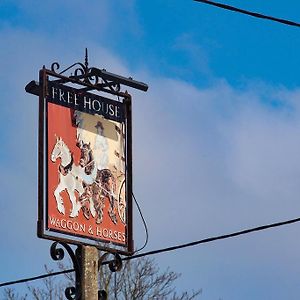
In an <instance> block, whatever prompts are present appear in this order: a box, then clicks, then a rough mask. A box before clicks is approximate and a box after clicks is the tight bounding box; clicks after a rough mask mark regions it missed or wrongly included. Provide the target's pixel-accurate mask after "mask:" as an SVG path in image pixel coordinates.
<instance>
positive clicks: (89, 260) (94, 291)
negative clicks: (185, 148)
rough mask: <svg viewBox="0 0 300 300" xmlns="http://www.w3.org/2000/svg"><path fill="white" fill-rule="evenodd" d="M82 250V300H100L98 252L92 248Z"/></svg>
mask: <svg viewBox="0 0 300 300" xmlns="http://www.w3.org/2000/svg"><path fill="white" fill-rule="evenodd" d="M81 250H82V252H81V272H82V273H81V274H82V278H81V288H82V298H81V299H82V300H98V259H99V257H98V250H97V248H95V247H92V246H82V249H81Z"/></svg>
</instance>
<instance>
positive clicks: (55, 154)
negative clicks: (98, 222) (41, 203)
mask: <svg viewBox="0 0 300 300" xmlns="http://www.w3.org/2000/svg"><path fill="white" fill-rule="evenodd" d="M58 158H60V159H61V162H60V166H59V183H58V186H57V187H56V189H55V191H54V196H55V199H56V205H57V210H58V211H59V212H60V213H61V214H63V215H64V214H65V207H64V202H63V198H62V197H61V195H60V193H61V192H62V191H64V190H67V192H68V195H69V198H70V200H71V203H72V210H71V213H70V217H71V218H74V217H77V216H78V213H79V211H80V209H81V203H80V201H77V199H76V195H75V191H77V192H78V193H79V196H81V195H82V194H83V192H84V188H83V186H82V180H81V176H80V175H81V174H82V167H80V166H76V165H75V164H74V162H73V155H72V153H71V152H70V150H69V148H68V146H67V145H66V144H65V142H64V141H63V140H62V139H61V138H58V137H56V143H55V146H54V148H53V150H52V153H51V161H52V162H55V161H56V160H57V159H58Z"/></svg>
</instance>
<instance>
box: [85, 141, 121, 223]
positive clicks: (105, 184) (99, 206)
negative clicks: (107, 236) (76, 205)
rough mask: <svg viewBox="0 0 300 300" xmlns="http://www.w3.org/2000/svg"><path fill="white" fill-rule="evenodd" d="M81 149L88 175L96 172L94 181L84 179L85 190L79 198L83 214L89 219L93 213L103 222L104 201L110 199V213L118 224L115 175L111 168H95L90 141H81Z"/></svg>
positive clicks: (111, 217) (97, 219) (99, 221)
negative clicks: (87, 142)
mask: <svg viewBox="0 0 300 300" xmlns="http://www.w3.org/2000/svg"><path fill="white" fill-rule="evenodd" d="M80 150H81V155H80V162H79V164H80V166H81V167H82V168H84V172H85V173H86V175H91V176H93V175H92V174H95V178H94V179H93V182H92V183H87V182H84V181H83V188H84V192H83V194H82V195H81V196H80V198H79V201H80V202H81V205H82V211H83V215H84V216H85V218H86V219H89V218H90V215H92V216H93V217H94V218H95V219H96V223H97V224H100V223H102V221H103V208H104V203H105V200H106V199H108V200H109V204H110V207H109V210H108V214H109V217H110V219H111V220H112V222H113V223H114V224H116V223H117V217H116V213H115V209H116V208H115V201H116V196H115V191H116V180H115V177H114V175H113V174H112V172H111V171H110V170H109V169H102V170H96V169H95V168H96V167H95V162H94V158H93V153H92V149H91V145H90V143H89V144H86V143H81V144H80Z"/></svg>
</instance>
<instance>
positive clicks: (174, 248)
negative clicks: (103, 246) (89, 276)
mask: <svg viewBox="0 0 300 300" xmlns="http://www.w3.org/2000/svg"><path fill="white" fill-rule="evenodd" d="M297 222H300V218H296V219H290V220H287V221H282V222H278V223H272V224H268V225H263V226H259V227H254V228H249V229H245V230H241V231H237V232H233V233H230V234H225V235H220V236H214V237H210V238H206V239H202V240H198V241H194V242H190V243H186V244H180V245H176V246H172V247H167V248H162V249H158V250H152V251H148V252H144V253H140V254H136V255H132V256H128V257H124V258H122V260H123V261H127V260H131V259H136V258H140V257H145V256H149V255H155V254H159V253H164V252H170V251H174V250H179V249H182V248H187V247H192V246H196V245H199V244H205V243H210V242H213V241H217V240H224V239H228V238H232V237H236V236H239V235H245V234H249V233H252V232H257V231H262V230H266V229H270V228H274V227H280V226H284V225H289V224H293V223H297ZM110 262H113V261H104V262H103V263H102V265H107V264H109V263H110ZM73 271H74V269H69V270H65V271H61V272H54V273H50V274H44V275H40V276H36V277H31V278H26V279H21V280H16V281H10V282H5V283H0V287H3V286H8V285H12V284H16V283H22V282H28V281H32V280H37V279H42V278H46V277H50V276H55V275H61V274H65V273H70V272H73Z"/></svg>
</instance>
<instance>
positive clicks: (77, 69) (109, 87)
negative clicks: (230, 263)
mask: <svg viewBox="0 0 300 300" xmlns="http://www.w3.org/2000/svg"><path fill="white" fill-rule="evenodd" d="M72 69H73V73H72V72H71V75H70V76H69V78H70V79H71V80H72V82H74V80H76V81H77V82H78V83H80V84H83V85H86V86H87V87H86V88H85V90H92V89H96V90H102V91H105V92H108V93H112V94H118V93H119V92H120V91H121V85H120V83H118V82H114V81H112V80H107V79H105V78H102V77H101V75H98V74H94V73H93V72H92V69H93V68H89V66H88V54H87V49H86V53H85V62H84V64H83V63H81V62H76V63H74V64H72V65H71V66H69V67H67V68H65V69H63V70H62V71H60V64H59V63H58V62H54V63H52V65H51V71H52V72H53V73H55V74H57V75H63V74H64V73H66V72H67V71H69V70H72ZM103 71H106V70H105V69H103ZM66 78H67V77H66ZM64 80H66V79H64Z"/></svg>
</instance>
